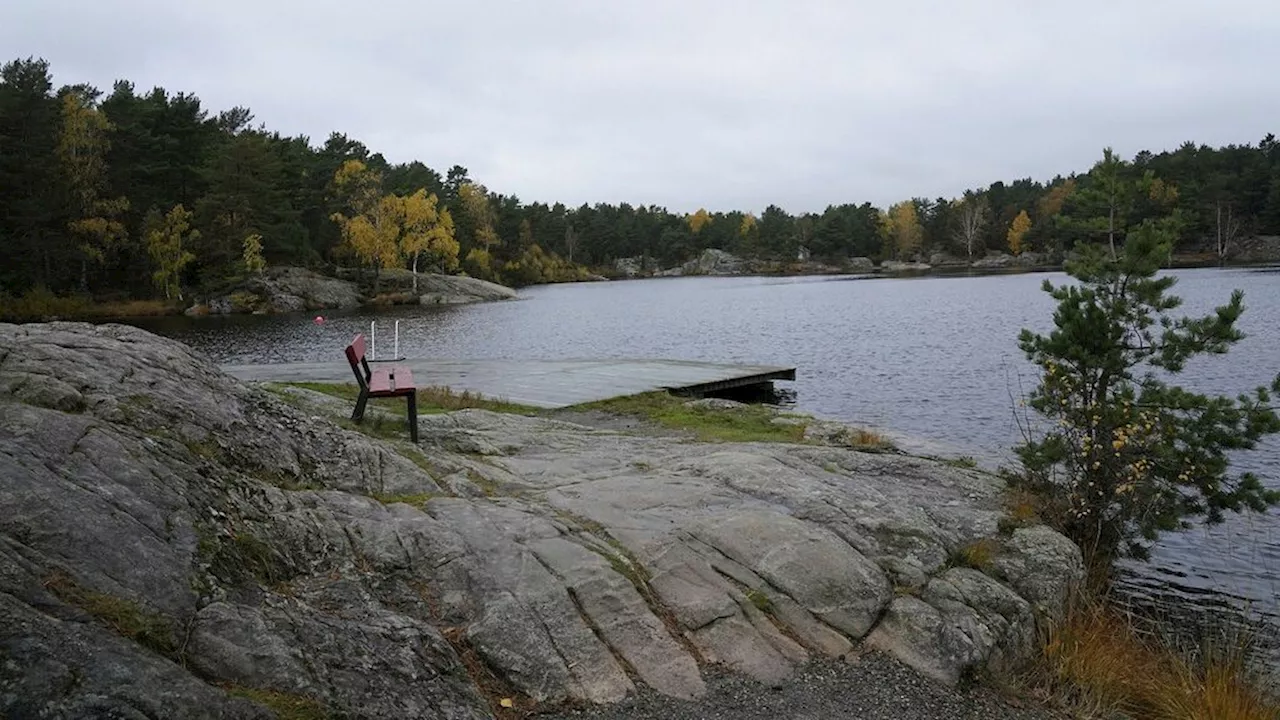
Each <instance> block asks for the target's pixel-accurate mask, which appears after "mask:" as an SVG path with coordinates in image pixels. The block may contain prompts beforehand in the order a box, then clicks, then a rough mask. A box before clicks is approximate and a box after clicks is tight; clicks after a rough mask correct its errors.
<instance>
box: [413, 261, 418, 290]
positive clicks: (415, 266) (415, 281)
mask: <svg viewBox="0 0 1280 720" xmlns="http://www.w3.org/2000/svg"><path fill="white" fill-rule="evenodd" d="M413 294H414V295H417V294H418V253H416V252H415V253H414V254H413Z"/></svg>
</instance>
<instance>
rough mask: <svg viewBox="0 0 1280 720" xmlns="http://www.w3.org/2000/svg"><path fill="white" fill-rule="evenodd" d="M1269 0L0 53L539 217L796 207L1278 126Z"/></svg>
mask: <svg viewBox="0 0 1280 720" xmlns="http://www.w3.org/2000/svg"><path fill="white" fill-rule="evenodd" d="M1277 38H1280V2H1276V0H1256V1H1252V2H1250V1H1247V0H1203V1H1198V2H1193V1H1191V0H1163V1H1161V0H1110V1H1109V2H1100V1H1095V0H1076V1H1075V2H1054V3H1046V2H1039V1H1032V0H1007V1H1000V0H991V1H987V2H979V1H975V0H956V1H952V0H937V1H936V2H911V1H908V0H896V1H889V0H884V1H881V0H862V1H861V2H851V1H844V2H837V0H827V1H816V0H815V1H811V0H786V1H783V0H777V1H774V2H763V1H759V0H736V1H730V0H724V1H723V2H711V1H703V0H671V1H668V0H646V1H645V2H631V1H630V0H627V1H625V2H623V1H621V0H611V1H609V0H578V1H572V0H536V1H532V0H526V1H525V2H516V1H514V0H512V1H509V2H495V1H486V0H452V1H451V2H435V1H423V0H365V1H364V2H358V1H357V0H345V1H342V2H338V1H334V0H306V1H303V0H289V1H287V2H286V1H285V0H216V1H209V0H96V1H95V0H80V1H73V0H0V50H2V51H3V54H4V55H7V56H8V58H7V59H12V58H15V57H25V56H28V55H35V56H38V57H44V58H46V59H48V60H49V61H50V62H51V63H52V65H53V72H54V75H55V81H56V82H57V83H59V84H61V83H73V82H90V83H92V84H95V85H97V86H98V87H100V88H103V89H109V88H110V86H111V83H112V82H113V81H114V80H115V79H117V78H127V79H130V80H133V81H134V82H135V83H136V84H137V85H138V86H139V88H140V89H142V90H146V89H149V88H151V87H152V86H155V85H160V86H163V87H165V88H167V89H169V90H171V91H179V90H183V91H188V92H192V93H195V94H196V95H198V96H199V97H200V98H201V99H202V100H203V101H204V103H205V105H206V106H207V107H209V108H210V109H212V110H215V111H216V110H221V109H225V108H227V107H231V106H233V105H244V106H248V107H249V108H250V109H251V110H252V111H253V112H254V114H255V116H256V118H257V121H259V122H263V123H265V124H266V125H267V127H268V128H270V129H272V130H279V131H281V132H284V133H286V134H291V135H294V134H304V135H308V136H310V137H311V139H312V141H313V142H314V143H320V142H323V140H324V138H325V137H326V136H327V135H328V134H329V132H330V131H333V130H338V131H341V132H344V133H347V134H348V135H349V136H351V137H353V138H356V139H359V140H361V141H363V142H364V143H366V144H367V145H368V146H369V147H370V148H371V149H372V150H373V151H375V152H381V153H383V155H385V156H386V157H387V159H389V160H391V161H392V162H399V161H408V160H413V159H418V160H422V161H423V162H425V163H427V164H428V165H430V166H432V167H434V168H436V169H437V170H440V171H442V172H443V171H444V170H445V169H447V168H448V167H449V166H451V165H454V164H460V165H464V166H466V167H467V168H469V169H470V171H471V176H472V178H474V179H476V180H478V181H480V182H483V183H485V184H486V185H488V186H489V188H490V189H492V190H494V191H497V192H504V193H514V194H516V195H519V196H520V198H521V199H523V200H525V201H533V200H542V201H547V202H554V201H557V200H559V201H562V202H565V203H567V204H580V203H582V202H620V201H627V202H631V203H634V204H650V203H654V204H659V205H666V206H668V207H669V208H671V209H672V210H677V211H688V210H692V209H696V208H697V207H699V206H706V207H708V208H711V209H724V210H729V209H744V210H745V209H752V210H756V211H757V212H758V211H759V210H761V209H763V208H764V207H765V206H766V205H767V204H769V203H776V204H778V205H781V206H782V207H784V208H786V209H788V210H790V211H792V212H799V211H806V210H821V209H822V208H823V207H825V206H826V205H828V204H832V203H842V202H859V203H860V202H865V201H870V202H873V203H876V204H878V205H883V204H886V203H889V202H893V201H897V200H900V199H903V198H907V197H911V196H920V195H923V196H929V197H936V196H953V195H956V194H958V193H960V192H961V191H963V190H964V189H965V188H968V187H974V186H979V185H986V184H988V183H990V182H992V181H995V180H1013V179H1016V178H1019V177H1027V176H1031V177H1035V178H1037V179H1048V178H1050V177H1052V176H1053V175H1055V174H1058V173H1062V174H1066V173H1068V172H1071V171H1082V170H1086V169H1088V167H1089V166H1090V165H1091V164H1092V162H1093V161H1094V160H1095V159H1096V158H1097V157H1098V156H1099V155H1100V151H1101V148H1102V147H1103V146H1104V145H1112V146H1114V147H1115V148H1116V149H1117V150H1119V151H1120V152H1121V153H1122V154H1124V155H1127V156H1131V155H1132V154H1133V153H1135V152H1137V151H1139V150H1142V149H1150V150H1153V151H1158V150H1161V149H1166V148H1174V147H1176V146H1177V145H1179V144H1180V143H1181V142H1182V141H1184V140H1189V139H1190V140H1195V141H1196V142H1202V143H1208V144H1211V145H1219V144H1226V143H1245V142H1250V143H1256V142H1257V141H1258V140H1259V139H1260V138H1261V137H1262V136H1263V135H1265V134H1266V133H1267V132H1273V131H1274V132H1278V133H1280V72H1278V70H1280V40H1277Z"/></svg>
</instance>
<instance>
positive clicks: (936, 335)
mask: <svg viewBox="0 0 1280 720" xmlns="http://www.w3.org/2000/svg"><path fill="white" fill-rule="evenodd" d="M1175 274H1176V275H1177V277H1178V284H1177V286H1176V288H1175V292H1176V293H1177V294H1179V295H1180V296H1182V297H1183V298H1184V299H1185V305H1184V308H1183V309H1184V310H1185V311H1187V312H1188V313H1203V312H1206V311H1208V310H1210V309H1211V308H1212V307H1214V306H1215V305H1218V304H1221V303H1223V302H1225V301H1226V300H1227V298H1228V297H1229V295H1230V293H1231V290H1232V289H1235V288H1240V289H1242V290H1244V291H1245V303H1246V305H1247V306H1248V309H1247V310H1246V312H1245V314H1244V316H1243V318H1242V319H1241V321H1240V324H1239V326H1240V328H1241V329H1242V330H1243V331H1244V332H1245V333H1246V334H1247V335H1248V337H1247V338H1246V339H1245V340H1244V341H1242V342H1241V343H1239V344H1238V345H1237V346H1236V347H1235V348H1233V349H1232V351H1231V352H1230V353H1229V354H1228V355H1226V356H1220V357H1213V358H1205V359H1199V360H1197V361H1196V362H1194V363H1192V364H1191V365H1190V366H1189V367H1188V368H1187V369H1186V371H1185V372H1184V373H1183V375H1182V378H1181V380H1180V382H1181V383H1182V384H1184V385H1186V386H1188V387H1191V388H1194V389H1196V390H1199V391H1204V392H1214V393H1231V394H1235V393H1238V392H1243V391H1247V390H1249V389H1251V388H1254V387H1257V386H1258V385H1260V384H1268V383H1269V382H1270V380H1271V377H1272V376H1274V374H1275V373H1276V372H1277V371H1280V272H1277V271H1275V270H1268V269H1225V270H1219V269H1210V270H1188V271H1177V272H1176V273H1175ZM1045 279H1049V280H1052V281H1054V282H1059V281H1062V280H1064V279H1065V276H1063V275H1061V274H1018V275H996V276H981V277H923V278H910V279H857V278H782V279H779V278H670V279H655V280H637V281H622V282H608V283H589V284H573V285H558V286H544V287H536V288H530V289H526V290H524V291H522V292H521V296H522V298H523V299H522V300H520V301H516V302H507V303H495V304H483V305H471V306H461V307H445V308H435V307H432V308H418V307H413V308H394V309H389V310H386V311H380V312H370V311H359V312H355V313H349V314H333V315H327V318H328V319H327V322H325V323H324V324H323V325H317V324H315V323H313V322H312V320H311V318H310V317H307V316H238V317H231V318H195V319H192V318H164V319H158V320H151V321H141V322H139V323H138V324H140V325H142V326H144V327H147V328H148V329H152V330H154V331H156V332H160V333H162V334H165V335H169V336H171V337H175V338H177V339H180V340H182V341H184V342H187V343H189V344H191V345H193V346H195V347H196V348H198V349H200V350H203V351H204V352H206V353H208V354H209V355H211V356H212V357H213V358H214V359H216V360H217V361H219V362H225V363H261V362H291V361H340V360H341V348H342V347H343V346H344V345H345V344H346V343H347V341H349V340H350V338H351V337H352V335H354V334H355V333H356V332H366V333H367V332H368V329H369V323H370V321H371V320H375V319H376V320H377V321H378V323H379V332H380V333H384V334H383V335H381V336H380V339H379V347H380V349H381V350H382V351H383V352H384V353H387V352H389V351H390V349H391V347H390V329H391V327H392V323H393V322H394V321H395V320H399V321H400V353H401V355H403V356H405V357H422V358H450V359H471V358H512V359H581V358H667V359H683V360H705V361H715V362H729V363H733V362H741V363H752V364H776V365H794V366H796V367H797V368H798V377H797V380H796V382H795V383H793V384H790V387H792V388H793V389H794V390H795V393H796V399H795V403H796V405H797V406H798V407H799V408H800V409H802V410H806V411H810V412H812V413H815V414H817V415H820V416H827V417H832V418H837V419H841V420H845V421H849V422H854V423H860V424H864V425H870V426H875V427H877V428H881V429H885V430H888V431H890V433H891V434H893V435H895V436H898V437H900V438H901V440H902V444H904V445H905V446H906V447H908V448H910V449H915V450H927V451H929V452H932V453H934V454H950V455H971V456H974V457H976V458H978V459H979V460H981V461H983V462H984V463H985V464H988V465H996V464H999V463H1002V462H1004V463H1007V462H1009V457H1010V454H1009V451H1008V450H1009V448H1010V447H1011V446H1012V445H1014V444H1015V443H1017V442H1018V440H1019V432H1018V427H1017V424H1016V423H1015V420H1014V417H1015V416H1014V408H1015V406H1016V398H1018V397H1020V396H1021V395H1022V394H1023V393H1024V392H1026V391H1029V390H1030V388H1031V387H1032V386H1033V385H1034V384H1035V378H1036V375H1035V372H1034V368H1033V367H1032V366H1031V365H1030V364H1029V363H1028V362H1027V361H1026V360H1025V359H1024V358H1023V356H1022V353H1021V352H1020V351H1019V350H1018V348H1017V340H1016V338H1017V334H1018V331H1019V330H1020V329H1021V328H1024V327H1027V328H1032V329H1034V330H1040V331H1044V330H1047V329H1048V327H1049V326H1050V325H1051V322H1052V319H1051V318H1052V310H1053V302H1052V299H1051V298H1049V296H1048V295H1047V294H1045V293H1043V292H1041V291H1040V285H1041V283H1042V282H1043V281H1044V280H1045ZM784 385H785V384H784ZM924 440H927V441H929V442H922V441H924ZM1235 462H1236V464H1237V467H1238V468H1240V469H1249V470H1253V471H1255V472H1257V473H1258V474H1259V475H1261V476H1262V477H1263V478H1264V482H1266V483H1268V484H1269V485H1271V486H1272V487H1280V442H1277V441H1275V439H1271V440H1269V441H1268V442H1266V443H1265V444H1264V445H1263V446H1262V447H1260V448H1259V449H1258V450H1256V451H1254V452H1251V453H1247V454H1243V455H1241V456H1240V457H1239V458H1237V459H1236V461H1235ZM1126 586H1127V588H1128V590H1129V592H1130V593H1132V594H1133V595H1134V596H1135V597H1137V598H1139V599H1142V598H1145V597H1151V598H1166V597H1167V596H1169V595H1171V594H1172V595H1176V596H1177V597H1178V598H1179V599H1180V600H1182V601H1189V602H1191V603H1194V604H1196V605H1197V606H1203V607H1205V608H1208V607H1220V606H1223V605H1230V606H1234V607H1241V608H1244V609H1246V610H1248V611H1249V612H1251V613H1256V614H1258V615H1262V616H1266V617H1268V619H1269V620H1271V621H1272V622H1275V623H1277V624H1280V600H1277V598H1280V512H1277V511H1275V510H1272V511H1271V512H1270V513H1268V514H1266V515H1249V516H1236V517H1231V518H1229V520H1228V522H1227V523H1225V524H1223V525H1220V526H1216V527H1214V528H1211V529H1198V530H1194V531H1190V532H1186V533H1178V534H1171V535H1168V536H1166V537H1165V538H1163V539H1162V540H1161V542H1160V543H1159V544H1158V546H1157V547H1156V548H1155V551H1154V555H1153V560H1152V562H1151V563H1150V564H1149V565H1147V566H1141V567H1137V568H1135V569H1134V570H1133V572H1132V573H1131V574H1130V576H1129V578H1128V579H1127V581H1126ZM1182 604H1185V602H1184V603H1182Z"/></svg>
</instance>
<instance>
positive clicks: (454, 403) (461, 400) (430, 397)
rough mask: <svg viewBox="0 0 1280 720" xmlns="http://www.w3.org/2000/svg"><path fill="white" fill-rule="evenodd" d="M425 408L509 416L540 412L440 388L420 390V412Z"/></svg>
mask: <svg viewBox="0 0 1280 720" xmlns="http://www.w3.org/2000/svg"><path fill="white" fill-rule="evenodd" d="M423 408H427V409H431V410H443V411H452V410H466V409H469V408H475V409H478V410H490V411H492V412H499V413H507V414H508V415H537V414H538V413H539V412H540V410H539V409H538V408H534V407H529V406H528V405H520V404H518V403H510V402H507V401H505V400H502V399H493V398H487V397H485V396H483V395H481V394H480V393H473V392H471V391H469V390H463V391H462V392H460V393H459V392H454V391H453V390H451V389H449V388H447V387H439V386H433V387H426V388H421V389H419V390H418V410H419V411H421V410H422V409H423Z"/></svg>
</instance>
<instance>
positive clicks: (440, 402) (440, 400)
mask: <svg viewBox="0 0 1280 720" xmlns="http://www.w3.org/2000/svg"><path fill="white" fill-rule="evenodd" d="M287 384H288V385H290V386H292V387H297V388H302V389H304V390H311V391H313V392H318V393H323V394H325V395H329V396H331V397H336V398H340V399H342V400H349V401H351V403H352V404H353V405H354V404H355V401H356V399H357V398H359V397H360V388H359V387H358V386H356V385H355V383H315V382H299V383H287ZM379 400H383V401H386V402H394V403H397V404H398V405H399V408H400V412H401V414H402V415H403V414H404V410H403V408H404V400H403V399H402V398H372V399H370V400H369V407H370V408H372V407H374V406H375V404H376V403H377V402H378V401H379ZM471 408H474V409H478V410H490V411H492V412H500V413H507V414H508V415H537V414H538V413H539V412H541V411H540V410H539V409H538V408H534V407H529V406H528V405H520V404H517V403H509V402H506V401H505V400H495V399H491V398H487V397H485V396H483V395H481V394H479V393H473V392H470V391H468V390H464V391H462V392H455V391H454V390H452V389H450V388H447V387H438V386H432V387H425V388H419V389H418V414H419V415H429V414H432V413H441V412H452V411H454V410H467V409H471Z"/></svg>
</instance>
